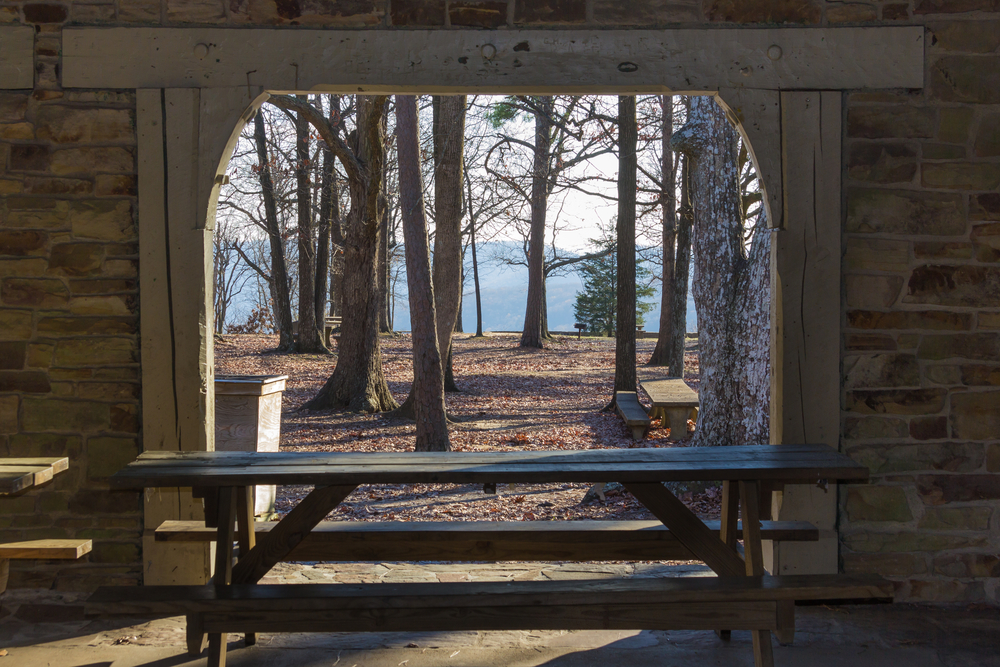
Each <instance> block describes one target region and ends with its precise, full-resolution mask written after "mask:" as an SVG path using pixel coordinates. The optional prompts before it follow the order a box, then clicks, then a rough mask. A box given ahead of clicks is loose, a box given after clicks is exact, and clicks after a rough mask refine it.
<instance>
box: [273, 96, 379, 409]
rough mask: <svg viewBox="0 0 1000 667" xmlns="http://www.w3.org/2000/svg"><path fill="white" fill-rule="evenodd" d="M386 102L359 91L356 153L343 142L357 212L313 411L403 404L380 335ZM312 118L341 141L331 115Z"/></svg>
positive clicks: (277, 100)
mask: <svg viewBox="0 0 1000 667" xmlns="http://www.w3.org/2000/svg"><path fill="white" fill-rule="evenodd" d="M271 100H272V103H274V104H279V105H283V106H284V107H291V108H293V110H294V101H293V98H287V97H283V96H275V97H272V98H271ZM385 102H386V97H385V96H381V95H379V96H374V95H373V96H369V95H359V96H358V98H357V141H356V142H355V144H356V149H355V151H354V152H353V153H350V152H349V149H348V148H347V147H346V146H345V145H343V142H337V144H338V151H339V152H338V153H337V155H338V158H339V159H341V160H342V161H343V160H344V159H347V160H348V161H349V163H350V164H351V170H350V171H349V172H348V173H349V174H351V173H352V172H353V173H354V176H353V177H351V178H349V179H348V187H349V189H350V197H351V211H350V213H349V214H348V217H347V225H346V230H345V233H344V273H343V290H342V294H343V296H342V307H343V321H342V323H341V335H340V345H339V347H338V354H337V366H336V368H334V370H333V374H332V375H331V376H330V378H329V379H328V380H327V381H326V383H325V384H324V385H323V387H322V388H321V389H320V390H319V393H317V394H316V396H315V397H313V398H312V400H310V401H309V402H308V403H306V404H305V405H304V406H303V407H304V408H305V409H307V410H323V409H328V408H338V407H346V408H347V409H349V410H352V411H361V412H382V411H385V410H391V409H393V408H395V407H396V406H397V404H396V401H395V399H393V397H392V393H391V392H390V391H389V386H388V384H386V381H385V374H384V373H383V371H382V350H381V347H380V345H379V338H378V318H379V308H380V307H381V303H380V302H379V296H378V290H376V289H375V285H376V251H377V249H378V240H379V220H378V206H377V199H378V191H379V187H380V186H381V181H382V179H383V178H384V175H385V174H384V169H385V165H384V163H383V162H382V143H383V142H384V140H385V124H384V115H383V109H384V108H385ZM314 120H315V121H316V122H313V121H314ZM310 122H313V125H314V127H317V129H319V130H320V134H321V136H323V138H324V140H325V141H328V143H330V142H335V141H336V138H335V137H334V136H333V135H332V134H331V128H330V126H329V123H328V122H326V121H325V119H322V118H318V119H317V118H315V117H314V118H310Z"/></svg>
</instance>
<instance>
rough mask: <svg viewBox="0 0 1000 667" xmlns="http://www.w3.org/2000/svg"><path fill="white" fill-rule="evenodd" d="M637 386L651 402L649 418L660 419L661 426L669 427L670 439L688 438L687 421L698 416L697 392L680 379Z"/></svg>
mask: <svg viewBox="0 0 1000 667" xmlns="http://www.w3.org/2000/svg"><path fill="white" fill-rule="evenodd" d="M639 384H640V385H641V386H642V388H643V390H644V391H645V392H646V393H647V394H649V399H650V400H651V401H652V402H653V406H652V409H651V410H650V411H649V416H650V418H652V419H656V418H657V417H660V425H661V426H668V425H669V427H670V437H671V438H673V439H674V440H683V439H684V438H686V437H688V432H687V422H688V419H695V418H696V417H697V415H698V392H696V391H694V390H693V389H691V387H689V386H687V383H685V382H684V380H683V379H681V378H663V379H660V380H644V381H643V382H640V383H639Z"/></svg>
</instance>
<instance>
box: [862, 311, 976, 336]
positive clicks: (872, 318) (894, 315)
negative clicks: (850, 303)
mask: <svg viewBox="0 0 1000 667" xmlns="http://www.w3.org/2000/svg"><path fill="white" fill-rule="evenodd" d="M973 322H974V319H973V316H972V314H971V313H950V312H947V311H943V310H894V311H889V312H883V311H877V310H849V311H847V326H849V327H851V328H854V329H930V330H937V331H969V330H970V329H972V325H973Z"/></svg>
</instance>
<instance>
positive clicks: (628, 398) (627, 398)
mask: <svg viewBox="0 0 1000 667" xmlns="http://www.w3.org/2000/svg"><path fill="white" fill-rule="evenodd" d="M615 407H616V409H617V410H618V415H619V416H620V417H621V418H622V421H624V422H625V425H626V426H627V427H628V428H629V429H630V430H631V431H632V439H633V440H635V441H636V442H640V441H641V440H642V439H643V438H645V437H646V431H648V430H649V425H650V424H651V423H652V421H651V420H650V418H649V415H648V414H646V409H645V408H643V407H642V404H641V403H639V397H638V396H637V395H636V393H635V392H634V391H616V392H615Z"/></svg>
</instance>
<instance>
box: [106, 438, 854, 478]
mask: <svg viewBox="0 0 1000 667" xmlns="http://www.w3.org/2000/svg"><path fill="white" fill-rule="evenodd" d="M868 474H869V471H868V468H866V467H864V466H861V465H859V464H858V463H856V462H855V461H853V460H851V459H850V458H848V457H846V456H844V455H842V454H838V453H837V452H835V451H833V450H832V449H831V448H829V447H826V446H823V445H786V446H782V447H773V446H769V445H762V446H753V447H742V446H734V447H706V448H671V449H635V450H620V449H614V450H586V451H583V452H564V451H543V452H530V453H529V452H492V453H484V454H477V453H466V452H406V453H400V454H396V453H385V454H382V453H364V454H354V453H338V452H325V453H311V452H310V453H297V452H279V453H258V454H242V453H236V452H213V453H200V454H199V453H192V454H190V455H188V454H186V453H166V452H160V453H156V454H152V453H151V455H145V454H144V455H143V456H141V457H140V459H139V460H138V461H136V462H134V463H131V464H129V465H128V466H126V467H125V468H123V469H122V470H120V471H119V472H118V473H116V474H115V475H114V476H113V477H112V478H111V485H112V487H113V488H144V487H156V486H195V487H197V486H252V485H256V484H285V483H294V484H316V485H344V484H352V485H354V484H364V483H376V484H406V483H422V482H433V483H456V484H465V483H484V482H504V483H509V482H597V481H606V480H608V479H616V480H618V481H621V482H623V483H624V482H654V481H671V480H677V481H692V480H726V479H736V480H739V479H765V480H766V479H775V480H818V479H850V480H866V479H867V478H868Z"/></svg>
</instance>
